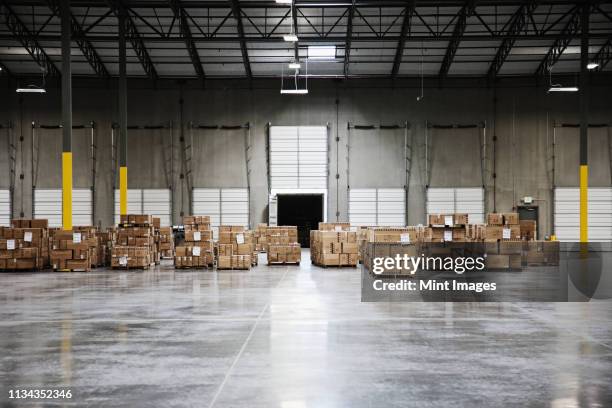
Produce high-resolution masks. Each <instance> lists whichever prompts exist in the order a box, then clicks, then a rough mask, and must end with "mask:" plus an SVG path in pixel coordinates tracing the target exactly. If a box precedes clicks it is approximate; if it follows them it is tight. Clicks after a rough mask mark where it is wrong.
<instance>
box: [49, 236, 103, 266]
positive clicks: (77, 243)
mask: <svg viewBox="0 0 612 408" xmlns="http://www.w3.org/2000/svg"><path fill="white" fill-rule="evenodd" d="M51 234H52V236H51V267H52V268H53V270H55V271H82V272H84V271H89V270H91V267H92V264H94V260H92V258H93V257H96V258H97V255H98V246H97V237H96V236H95V228H93V231H92V230H90V229H88V228H78V227H77V228H75V229H73V230H69V231H65V230H62V229H57V230H54V231H52V233H51Z"/></svg>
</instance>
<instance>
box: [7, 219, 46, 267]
mask: <svg viewBox="0 0 612 408" xmlns="http://www.w3.org/2000/svg"><path fill="white" fill-rule="evenodd" d="M20 221H24V220H20ZM28 221H31V220H28ZM37 221H40V220H37ZM13 225H15V224H14V223H13ZM18 225H26V224H25V223H20V224H18ZM27 225H32V224H29V223H28V224H27ZM34 225H41V224H34ZM48 251H49V240H48V230H47V229H46V228H31V227H24V228H21V227H19V228H9V227H0V270H15V271H34V270H40V269H43V268H44V266H45V264H46V263H48V255H47V258H46V259H47V260H46V261H45V257H44V256H43V255H42V254H44V253H47V254H48Z"/></svg>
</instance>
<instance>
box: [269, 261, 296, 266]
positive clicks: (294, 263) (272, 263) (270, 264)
mask: <svg viewBox="0 0 612 408" xmlns="http://www.w3.org/2000/svg"><path fill="white" fill-rule="evenodd" d="M268 265H269V266H272V265H297V266H299V265H300V263H299V262H270V261H268Z"/></svg>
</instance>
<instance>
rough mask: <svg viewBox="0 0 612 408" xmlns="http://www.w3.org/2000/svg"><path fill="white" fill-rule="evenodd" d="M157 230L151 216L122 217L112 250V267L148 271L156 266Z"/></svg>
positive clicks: (132, 215) (134, 215)
mask: <svg viewBox="0 0 612 408" xmlns="http://www.w3.org/2000/svg"><path fill="white" fill-rule="evenodd" d="M154 234H155V228H154V226H153V217H151V216H150V215H140V214H129V215H122V216H121V221H120V224H119V228H118V229H117V237H116V240H115V242H114V244H113V248H112V250H111V267H112V268H115V269H148V268H149V267H150V266H151V265H152V264H154V260H155V258H154V254H155V239H154Z"/></svg>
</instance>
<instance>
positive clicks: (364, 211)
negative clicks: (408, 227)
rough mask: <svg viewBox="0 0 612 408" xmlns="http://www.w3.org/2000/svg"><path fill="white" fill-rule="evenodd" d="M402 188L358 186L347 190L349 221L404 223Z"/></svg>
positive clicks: (395, 224)
mask: <svg viewBox="0 0 612 408" xmlns="http://www.w3.org/2000/svg"><path fill="white" fill-rule="evenodd" d="M405 205H406V204H405V193H404V189H402V188H379V189H375V188H359V189H351V190H350V192H349V222H350V223H351V224H353V225H369V226H388V227H401V226H404V225H405V208H406V207H405Z"/></svg>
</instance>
